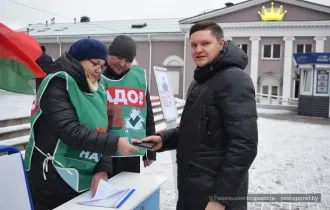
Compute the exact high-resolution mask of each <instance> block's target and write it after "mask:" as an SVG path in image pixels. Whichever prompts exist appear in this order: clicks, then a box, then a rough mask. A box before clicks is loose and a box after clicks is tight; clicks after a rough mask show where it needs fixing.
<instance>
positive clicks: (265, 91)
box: [262, 85, 268, 98]
mask: <svg viewBox="0 0 330 210" xmlns="http://www.w3.org/2000/svg"><path fill="white" fill-rule="evenodd" d="M262 94H264V95H268V86H266V85H264V86H262ZM262 97H264V98H267V96H262Z"/></svg>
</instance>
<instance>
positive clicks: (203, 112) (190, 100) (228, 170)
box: [160, 41, 258, 210]
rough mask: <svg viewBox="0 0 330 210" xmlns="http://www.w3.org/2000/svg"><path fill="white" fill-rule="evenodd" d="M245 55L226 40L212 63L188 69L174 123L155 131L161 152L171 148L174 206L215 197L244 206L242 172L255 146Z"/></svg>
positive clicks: (185, 209) (201, 204) (200, 207)
mask: <svg viewBox="0 0 330 210" xmlns="http://www.w3.org/2000/svg"><path fill="white" fill-rule="evenodd" d="M247 62H248V58H247V55H246V54H245V53H244V52H243V51H242V50H241V49H240V48H239V47H238V46H237V45H235V44H234V43H233V42H230V41H229V42H226V43H225V46H224V48H223V50H222V51H221V52H220V54H219V55H218V56H217V58H216V59H215V61H214V62H213V63H211V64H209V65H207V66H204V67H202V68H197V69H196V70H195V72H194V81H193V82H192V84H191V86H190V88H189V92H188V95H187V100H186V104H185V107H184V111H183V113H182V117H181V123H180V127H178V128H175V129H172V130H168V131H165V132H164V133H161V134H160V135H161V137H162V140H163V149H162V151H163V150H169V149H177V165H178V190H179V200H178V204H177V209H180V210H190V209H194V210H204V209H205V207H206V205H207V203H208V202H209V201H210V200H212V199H214V198H216V199H218V201H219V202H220V203H222V204H224V205H225V206H226V210H228V209H237V210H238V209H239V210H244V209H247V203H246V201H241V202H239V201H226V200H221V198H222V197H227V198H228V197H231V198H233V197H237V196H243V197H244V196H246V195H247V191H248V170H249V168H250V166H251V164H252V162H253V160H254V159H255V157H256V154H257V144H258V129H257V111H256V101H255V90H254V86H253V83H252V80H251V78H250V77H249V76H248V75H247V74H246V73H245V72H244V71H243V69H245V67H246V65H247Z"/></svg>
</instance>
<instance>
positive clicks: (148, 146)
mask: <svg viewBox="0 0 330 210" xmlns="http://www.w3.org/2000/svg"><path fill="white" fill-rule="evenodd" d="M156 144H157V143H155V142H141V143H133V145H135V146H138V147H142V148H145V149H147V150H152V148H154V146H156Z"/></svg>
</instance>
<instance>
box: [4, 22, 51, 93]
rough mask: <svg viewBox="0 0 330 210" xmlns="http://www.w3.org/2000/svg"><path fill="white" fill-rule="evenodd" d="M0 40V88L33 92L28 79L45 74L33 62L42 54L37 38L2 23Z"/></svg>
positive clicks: (18, 91)
mask: <svg viewBox="0 0 330 210" xmlns="http://www.w3.org/2000/svg"><path fill="white" fill-rule="evenodd" d="M0 40H1V41H0V89H4V90H7V91H11V92H16V93H24V94H34V91H33V89H32V87H31V85H30V84H29V80H32V79H35V78H43V77H45V76H46V74H45V73H44V72H43V70H42V69H41V68H40V67H39V66H38V64H37V63H36V62H35V61H36V60H37V59H38V58H39V57H40V56H41V54H42V51H41V49H40V46H39V44H38V42H37V40H35V39H34V38H33V37H31V36H29V35H28V34H27V33H25V32H16V31H13V30H11V29H10V28H8V27H7V26H5V25H4V24H2V23H0Z"/></svg>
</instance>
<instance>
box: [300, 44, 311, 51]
mask: <svg viewBox="0 0 330 210" xmlns="http://www.w3.org/2000/svg"><path fill="white" fill-rule="evenodd" d="M296 51H297V53H308V52H312V45H311V44H297V50H296Z"/></svg>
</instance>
